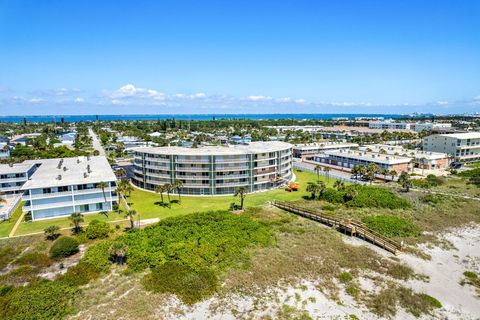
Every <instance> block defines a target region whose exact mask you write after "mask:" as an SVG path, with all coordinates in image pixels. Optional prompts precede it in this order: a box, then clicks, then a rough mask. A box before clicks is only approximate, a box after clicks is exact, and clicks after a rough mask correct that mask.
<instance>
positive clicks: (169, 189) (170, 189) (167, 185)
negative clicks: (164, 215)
mask: <svg viewBox="0 0 480 320" xmlns="http://www.w3.org/2000/svg"><path fill="white" fill-rule="evenodd" d="M163 188H164V189H163V190H164V191H166V192H167V198H168V207H170V206H171V203H172V201H171V200H170V192H172V189H173V188H172V185H171V184H170V183H165V184H164V185H163Z"/></svg>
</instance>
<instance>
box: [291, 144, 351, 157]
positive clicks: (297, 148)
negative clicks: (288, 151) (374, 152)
mask: <svg viewBox="0 0 480 320" xmlns="http://www.w3.org/2000/svg"><path fill="white" fill-rule="evenodd" d="M356 147H358V144H356V143H347V142H332V141H326V142H316V143H305V144H296V145H294V146H293V148H292V150H293V151H292V152H293V157H294V158H301V159H308V158H313V156H315V155H317V154H321V153H324V152H325V151H327V150H345V149H351V148H356Z"/></svg>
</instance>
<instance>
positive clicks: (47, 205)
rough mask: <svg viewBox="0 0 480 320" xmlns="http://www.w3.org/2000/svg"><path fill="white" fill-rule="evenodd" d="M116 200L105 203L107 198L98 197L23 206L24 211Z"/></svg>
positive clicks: (110, 199) (112, 198)
mask: <svg viewBox="0 0 480 320" xmlns="http://www.w3.org/2000/svg"><path fill="white" fill-rule="evenodd" d="M116 200H117V198H116V197H107V200H106V201H105V198H104V197H103V196H102V197H98V198H94V199H84V200H75V201H59V202H52V203H43V204H33V205H32V204H30V205H24V206H23V211H32V210H43V209H54V208H63V207H73V206H74V205H75V206H78V205H84V204H92V203H105V202H110V201H116Z"/></svg>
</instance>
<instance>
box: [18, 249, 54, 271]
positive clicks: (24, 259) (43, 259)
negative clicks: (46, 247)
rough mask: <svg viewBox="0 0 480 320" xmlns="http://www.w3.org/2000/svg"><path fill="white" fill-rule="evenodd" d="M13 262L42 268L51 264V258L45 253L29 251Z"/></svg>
mask: <svg viewBox="0 0 480 320" xmlns="http://www.w3.org/2000/svg"><path fill="white" fill-rule="evenodd" d="M15 263H16V264H23V265H30V266H34V267H40V268H44V267H48V266H49V265H51V264H52V260H51V259H50V258H49V257H48V256H47V255H46V254H45V253H40V252H34V251H29V252H26V253H24V254H23V255H21V256H20V257H19V258H18V259H17V260H15Z"/></svg>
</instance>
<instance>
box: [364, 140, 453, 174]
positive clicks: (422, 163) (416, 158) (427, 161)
mask: <svg viewBox="0 0 480 320" xmlns="http://www.w3.org/2000/svg"><path fill="white" fill-rule="evenodd" d="M358 149H359V150H360V151H367V152H373V153H379V154H385V155H393V156H402V157H406V158H412V162H413V165H414V167H415V168H423V169H432V170H433V169H446V168H448V165H449V157H448V154H446V153H442V152H432V151H422V150H417V149H406V148H404V147H402V146H392V145H388V144H370V145H365V146H361V147H359V148H358Z"/></svg>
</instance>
